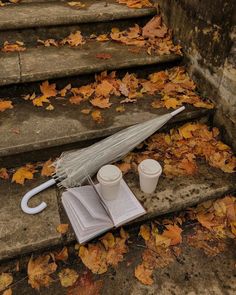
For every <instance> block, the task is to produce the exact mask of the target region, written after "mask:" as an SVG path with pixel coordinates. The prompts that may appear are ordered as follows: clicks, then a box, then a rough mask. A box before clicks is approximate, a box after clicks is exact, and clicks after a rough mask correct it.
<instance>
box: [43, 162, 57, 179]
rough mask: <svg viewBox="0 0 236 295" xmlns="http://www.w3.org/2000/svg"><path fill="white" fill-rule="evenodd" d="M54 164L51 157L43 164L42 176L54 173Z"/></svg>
mask: <svg viewBox="0 0 236 295" xmlns="http://www.w3.org/2000/svg"><path fill="white" fill-rule="evenodd" d="M52 164H53V161H52V160H51V159H49V160H48V161H46V162H45V163H44V164H43V167H42V171H41V175H42V176H51V175H52V174H53V173H54V171H55V167H53V166H52Z"/></svg>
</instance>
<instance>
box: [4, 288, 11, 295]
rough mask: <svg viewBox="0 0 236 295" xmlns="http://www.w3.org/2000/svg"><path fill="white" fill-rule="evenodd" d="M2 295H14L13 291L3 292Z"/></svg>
mask: <svg viewBox="0 0 236 295" xmlns="http://www.w3.org/2000/svg"><path fill="white" fill-rule="evenodd" d="M2 295H12V289H11V288H10V289H7V290H6V291H4V292H3V294H2Z"/></svg>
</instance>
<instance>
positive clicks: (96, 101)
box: [90, 97, 112, 109]
mask: <svg viewBox="0 0 236 295" xmlns="http://www.w3.org/2000/svg"><path fill="white" fill-rule="evenodd" d="M90 103H91V104H92V105H93V106H94V107H98V108H100V109H108V108H110V106H111V105H112V104H111V103H110V101H109V98H103V97H95V98H93V99H92V100H90Z"/></svg>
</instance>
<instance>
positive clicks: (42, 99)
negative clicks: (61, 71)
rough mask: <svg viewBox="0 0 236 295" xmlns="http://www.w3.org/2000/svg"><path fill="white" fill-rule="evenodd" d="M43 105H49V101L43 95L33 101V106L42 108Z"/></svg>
mask: <svg viewBox="0 0 236 295" xmlns="http://www.w3.org/2000/svg"><path fill="white" fill-rule="evenodd" d="M44 103H50V101H49V100H48V99H47V98H46V97H45V96H44V95H42V96H40V97H37V98H35V99H33V105H34V106H37V107H42V106H43V104H44Z"/></svg>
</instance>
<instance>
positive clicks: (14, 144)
mask: <svg viewBox="0 0 236 295" xmlns="http://www.w3.org/2000/svg"><path fill="white" fill-rule="evenodd" d="M153 100H155V96H146V97H144V98H142V99H139V100H138V101H137V103H135V104H126V105H125V111H124V112H122V113H119V112H117V111H116V107H117V106H118V105H120V103H119V101H117V99H116V98H112V99H111V102H112V103H113V104H112V106H111V107H110V108H109V109H106V110H101V113H102V117H103V119H104V122H102V123H101V124H98V123H96V122H95V121H93V119H92V117H91V115H90V114H89V115H85V114H82V113H81V110H82V109H84V108H91V105H90V103H89V102H85V103H83V104H82V105H79V106H78V105H71V104H70V103H69V101H68V99H67V100H66V99H64V100H56V99H52V100H51V103H52V104H53V105H54V108H55V109H54V110H53V111H47V110H45V109H44V108H39V107H35V106H33V105H32V103H31V102H30V101H24V100H23V99H20V100H19V101H17V102H16V104H15V105H14V108H13V109H11V110H8V111H5V112H4V113H2V114H1V118H0V126H1V143H0V166H1V165H3V166H4V167H5V166H6V165H8V166H11V165H16V161H20V162H22V161H24V159H25V161H32V160H36V157H37V153H38V155H39V157H42V155H43V154H44V155H45V156H46V157H47V158H48V157H49V154H54V153H55V151H56V152H61V151H63V150H65V149H68V147H69V148H70V147H71V148H72V147H74V146H75V147H81V146H83V145H84V144H85V145H86V142H87V143H90V142H91V141H93V140H98V139H101V138H103V137H104V136H108V135H111V134H113V133H114V132H116V131H118V130H120V129H122V128H125V127H128V126H130V125H133V124H136V123H141V122H143V121H146V120H148V119H152V118H155V117H156V116H157V115H160V114H164V113H166V112H168V110H167V109H164V108H162V109H154V108H152V107H151V102H152V101H153ZM94 110H95V108H94ZM209 114H211V111H209V110H206V109H202V108H194V107H190V106H188V107H187V108H186V110H185V111H184V112H182V113H181V114H179V115H178V116H176V117H174V118H173V119H172V120H171V121H170V122H169V124H172V123H176V122H181V121H184V120H190V119H195V118H200V117H202V116H207V115H209ZM42 150H43V151H42ZM19 154H23V155H22V157H17V158H15V157H13V155H19ZM22 159H23V160H22ZM14 163H15V164H14Z"/></svg>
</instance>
